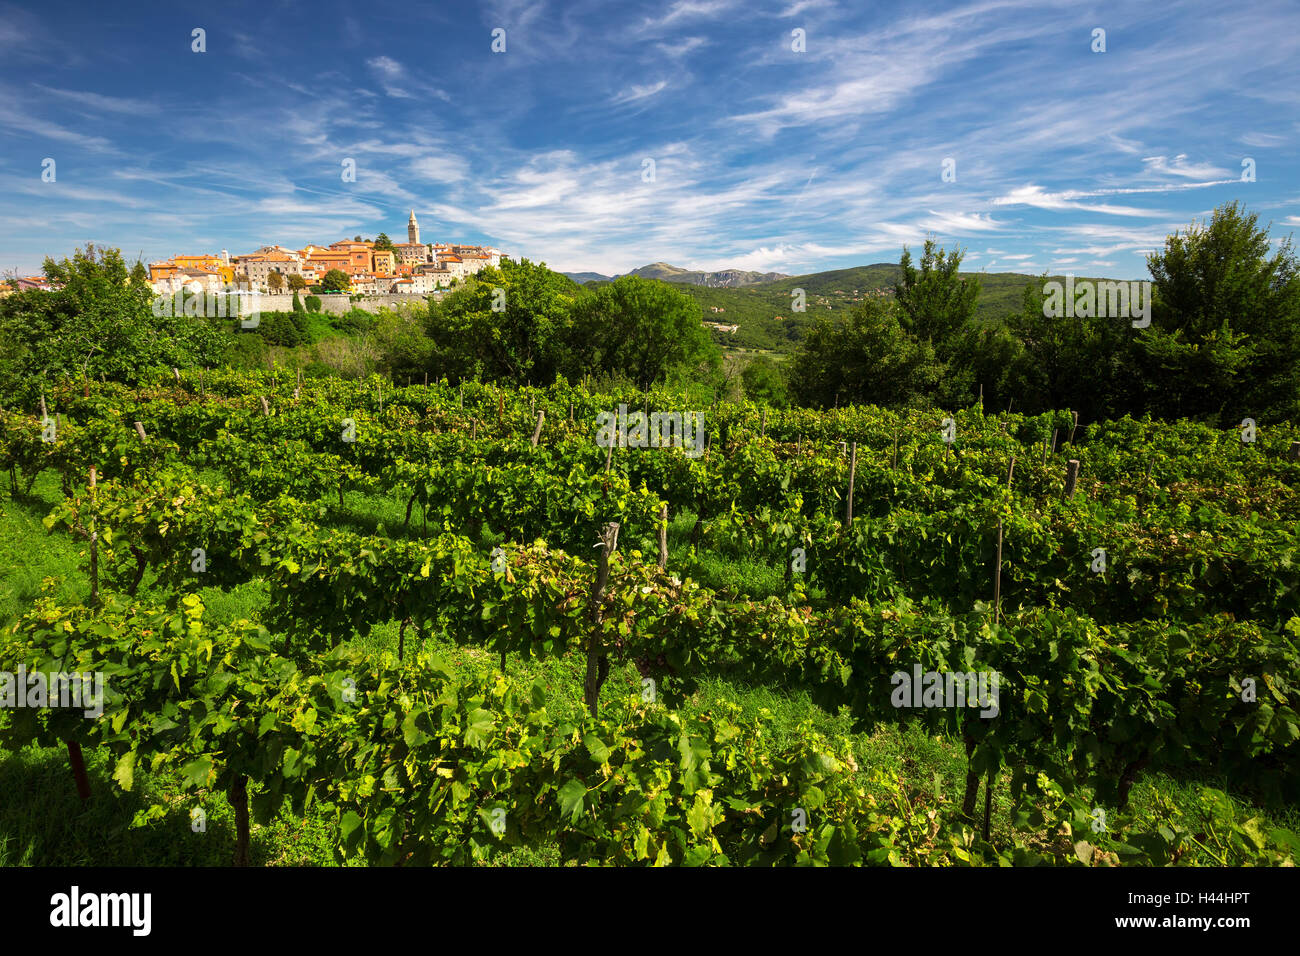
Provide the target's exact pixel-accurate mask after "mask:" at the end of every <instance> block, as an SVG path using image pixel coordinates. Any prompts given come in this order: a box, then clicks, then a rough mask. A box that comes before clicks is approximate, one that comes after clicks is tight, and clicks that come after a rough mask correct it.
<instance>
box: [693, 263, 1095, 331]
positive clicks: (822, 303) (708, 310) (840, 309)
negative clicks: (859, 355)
mask: <svg viewBox="0 0 1300 956" xmlns="http://www.w3.org/2000/svg"><path fill="white" fill-rule="evenodd" d="M960 277H961V278H963V279H974V278H978V279H979V281H980V295H979V299H978V300H976V305H975V316H976V318H978V319H982V320H984V321H988V322H1001V321H1002V320H1003V319H1004V318H1005V317H1006V315H1007V314H1008V313H1009V312H1018V311H1020V309H1021V308H1022V307H1023V301H1024V292H1025V286H1027V285H1031V284H1033V285H1037V284H1039V283H1041V282H1042V281H1043V279H1042V277H1041V276H1032V275H1026V274H1023V273H1017V272H962V273H960ZM901 278H902V270H901V269H899V267H898V265H897V263H888V262H878V263H875V264H874V265H869V266H857V267H855V268H852V269H835V270H832V271H829V272H814V273H811V274H809V275H801V276H786V277H784V278H781V279H777V280H775V281H772V282H763V283H758V284H754V285H749V286H745V287H743V288H708V287H705V286H700V285H689V284H682V285H681V289H682V291H683V292H685V293H686V294H687V295H689V296H691V297H692V298H694V299H695V300H696V301H697V302H699V304H700V308H701V310H702V311H703V313H704V318H705V320H706V321H710V322H719V323H722V324H725V325H739V326H740V328H739V329H738V330H737V331H736V332H735V333H729V332H715V333H713V335H714V339H715V341H717V342H718V344H720V345H722V346H724V347H734V348H747V349H771V350H774V351H777V352H788V351H792V350H793V349H794V348H795V347H796V345H797V344H798V342H799V340H800V339H801V338H802V337H803V333H804V332H805V331H806V330H807V329H808V328H809V327H810V326H811V325H812V324H813V323H814V322H815V321H816V320H817V319H819V318H828V319H829V318H836V317H839V316H844V315H847V314H848V313H849V311H850V310H851V309H853V308H854V307H855V306H857V305H858V304H859V303H861V302H862V301H863V299H865V298H867V297H890V296H892V295H893V287H894V284H895V283H896V282H898V281H899V280H900V279H901ZM1048 278H1049V279H1056V280H1057V281H1061V279H1062V277H1061V276H1048ZM1080 278H1083V277H1076V279H1075V281H1076V282H1077V281H1079V279H1080ZM1087 278H1090V279H1092V280H1093V281H1097V278H1098V277H1092V276H1089V277H1087ZM673 281H676V280H673ZM795 289H802V290H803V293H804V299H805V305H804V311H803V312H796V311H795V310H794V304H795V298H794V290H795Z"/></svg>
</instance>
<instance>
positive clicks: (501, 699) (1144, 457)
mask: <svg viewBox="0 0 1300 956" xmlns="http://www.w3.org/2000/svg"><path fill="white" fill-rule="evenodd" d="M697 391H698V389H697ZM619 406H626V407H627V408H630V409H632V410H633V412H635V411H638V410H641V411H644V412H647V413H648V412H651V411H654V412H681V413H686V414H689V413H691V412H699V413H702V415H703V422H704V428H705V435H706V437H705V440H704V443H703V449H702V453H700V454H698V455H697V454H695V453H694V451H693V449H691V448H682V447H644V445H645V443H644V442H640V443H638V442H637V441H635V440H630V441H626V442H623V441H616V442H614V443H613V444H612V445H610V446H609V447H602V444H601V443H600V442H598V441H597V426H596V422H597V418H598V416H599V415H600V414H601V413H602V412H612V411H613V410H615V409H616V408H618V407H619ZM1298 448H1300V429H1298V428H1296V427H1294V426H1267V427H1266V426H1259V427H1258V428H1257V429H1256V428H1255V426H1254V425H1253V423H1251V424H1250V425H1249V426H1248V427H1245V428H1241V429H1230V430H1216V429H1211V428H1209V427H1206V426H1203V425H1198V424H1194V423H1190V422H1175V423H1167V422H1154V421H1151V420H1144V421H1134V420H1132V419H1128V418H1125V419H1122V420H1120V421H1117V422H1109V423H1103V424H1093V423H1087V422H1080V421H1079V420H1078V419H1077V417H1076V416H1075V415H1073V414H1072V413H1070V412H1068V411H1061V412H1057V413H1054V414H1048V415H1039V416H1033V417H1029V416H1023V415H1019V414H1011V413H1007V412H1002V411H1000V410H999V411H993V410H986V409H983V408H981V407H979V406H975V407H972V408H969V409H963V410H959V411H956V412H945V411H923V410H914V411H908V412H902V413H898V412H889V411H883V410H880V409H876V408H863V407H851V408H844V409H836V410H833V411H822V412H818V411H810V410H803V409H796V410H785V411H782V410H776V409H770V408H765V407H760V406H758V405H754V404H749V403H745V404H735V403H727V402H722V403H715V402H714V401H713V400H712V397H711V396H709V397H706V396H704V395H702V394H696V395H693V396H692V395H690V394H687V393H685V392H684V391H682V390H676V391H674V390H672V389H668V388H663V389H653V390H651V391H649V392H642V391H638V390H634V389H627V390H624V391H621V392H614V393H603V394H592V393H590V392H589V391H588V390H587V389H586V388H585V387H583V386H571V385H567V384H557V385H554V386H551V387H548V388H506V389H503V388H501V387H498V386H493V385H483V384H479V383H465V384H463V385H449V384H446V383H442V384H436V383H435V384H427V385H418V384H416V385H407V386H406V387H396V386H394V385H393V383H391V382H388V381H384V380H381V379H379V378H371V379H369V380H366V381H344V380H340V379H317V378H310V379H306V380H304V379H302V378H301V377H298V376H295V375H294V374H293V373H292V372H286V371H279V372H263V373H233V372H227V373H216V374H214V373H211V372H208V373H199V372H197V371H196V372H193V373H186V374H183V375H182V374H181V373H176V374H175V375H174V376H171V375H169V376H168V377H167V378H165V379H161V380H158V381H155V382H153V383H152V384H149V385H146V386H144V387H141V388H128V387H126V386H121V385H113V384H105V383H97V382H96V383H88V384H87V383H81V382H77V383H75V384H74V383H65V384H63V385H61V386H58V387H54V386H51V387H49V388H47V390H46V391H45V393H44V394H43V395H42V396H41V399H40V407H37V408H21V409H14V408H8V409H6V410H2V411H0V458H2V459H3V461H2V463H0V464H2V466H3V467H2V470H3V473H4V474H5V475H6V476H7V495H6V499H7V500H5V501H3V503H0V506H2V507H3V510H4V518H5V521H6V522H8V524H7V525H6V527H7V528H10V529H11V530H10V531H8V532H6V539H5V540H6V542H7V548H8V546H9V544H12V546H13V550H12V551H11V552H10V553H9V554H7V555H6V557H5V560H4V564H5V565H6V566H11V567H6V569H5V573H6V574H7V575H8V577H6V578H5V581H6V583H5V589H6V590H5V592H4V600H5V602H6V603H5V604H4V614H5V619H4V621H3V624H4V630H3V633H0V672H6V673H10V674H15V673H26V674H29V675H30V674H36V673H41V674H46V673H48V674H74V673H75V674H84V675H89V674H102V675H103V699H102V713H100V714H98V715H96V716H94V717H91V716H87V715H86V714H85V713H83V711H82V709H78V708H75V707H66V706H65V707H57V706H53V705H51V706H48V707H41V706H27V707H24V706H13V705H12V704H7V705H6V707H5V708H4V709H2V710H0V758H5V759H7V761H8V762H9V764H10V766H11V768H13V767H18V768H23V767H26V768H29V770H31V772H30V774H29V778H21V779H20V780H19V782H18V783H17V784H14V783H13V780H14V775H15V774H20V772H21V769H10V770H9V771H6V773H8V774H9V775H10V776H9V777H8V778H7V779H9V780H10V781H11V785H20V786H22V787H23V788H24V789H25V790H26V791H27V792H28V793H29V794H30V801H29V804H30V805H31V806H32V807H37V806H39V805H41V804H43V803H49V802H52V801H61V800H69V799H70V800H72V801H74V802H76V804H77V805H83V804H84V805H85V806H91V805H93V804H95V803H96V802H103V801H108V800H114V799H118V798H119V797H120V796H121V795H122V794H134V793H139V792H140V791H141V790H142V789H144V790H147V792H148V794H149V796H148V797H147V798H144V799H142V800H139V801H137V802H136V803H134V804H132V805H133V806H135V807H136V811H135V818H134V820H130V821H128V822H129V823H132V824H133V825H134V827H135V828H137V829H138V828H147V827H150V826H161V825H163V824H164V823H166V822H167V821H171V822H172V825H173V826H174V827H178V828H180V829H183V830H184V831H185V834H186V836H189V835H190V833H191V831H192V830H193V829H194V828H192V827H191V825H190V822H191V821H192V820H193V819H196V817H195V814H196V812H198V813H199V814H200V815H201V816H202V817H203V818H204V819H206V815H208V814H211V815H212V816H213V818H214V819H216V818H217V817H218V816H219V815H221V814H226V813H228V814H229V815H230V819H231V821H232V822H231V824H230V827H229V831H230V833H229V835H230V837H231V840H230V841H229V842H228V843H226V844H225V845H224V846H223V848H222V850H221V854H222V857H223V859H224V860H225V861H226V862H229V861H230V860H232V859H233V861H234V862H235V863H237V864H241V865H246V864H248V863H250V862H254V861H257V860H264V859H265V858H266V857H267V856H268V854H267V853H266V852H260V851H258V850H257V840H258V834H259V833H262V834H263V835H265V834H266V833H268V832H270V830H269V828H273V827H280V828H282V829H283V828H288V829H289V830H290V831H292V830H293V828H294V827H295V826H300V827H301V826H302V825H304V824H303V821H306V820H310V821H312V825H313V827H314V828H315V829H314V830H313V832H315V833H318V834H320V839H321V840H322V841H323V842H324V843H326V844H328V849H329V852H330V855H331V856H332V857H333V858H335V859H337V860H338V861H340V862H344V863H368V864H373V865H421V864H482V863H505V864H510V863H519V862H537V861H542V862H547V863H551V864H572V863H579V864H583V863H601V864H614V865H641V864H646V865H651V864H652V865H665V864H673V865H679V864H686V865H701V864H703V865H769V866H770V865H825V864H863V865H870V864H890V865H921V866H950V865H958V866H968V865H981V866H983V865H1006V864H1055V865H1076V866H1078V865H1092V866H1097V865H1167V864H1180V865H1211V866H1226V865H1266V866H1275V865H1293V864H1294V862H1295V860H1296V858H1297V856H1300V836H1298V835H1297V832H1296V831H1297V829H1300V814H1298V813H1297V805H1298V804H1300V715H1298V713H1297V711H1298V710H1300V523H1298V521H1297V519H1298V518H1300V456H1297V454H1296V449H1298ZM24 515H26V516H28V517H29V518H30V519H31V520H32V521H35V522H39V524H38V527H39V525H40V524H43V526H44V527H43V529H41V536H35V535H29V536H25V537H24V536H21V535H19V534H17V533H16V532H15V531H13V530H12V529H16V528H21V527H22V524H21V520H22V516H24ZM54 548H62V549H64V551H65V552H67V553H68V554H71V555H73V558H74V560H73V561H72V566H71V567H66V566H65V567H60V568H58V569H57V571H58V573H41V574H37V575H35V577H36V580H34V581H33V580H32V578H33V576H32V575H31V574H28V575H27V576H26V577H22V576H18V575H15V574H13V573H11V572H12V571H13V570H14V569H16V568H18V567H26V566H29V565H30V566H32V567H37V568H39V567H42V563H41V562H42V558H41V555H42V554H45V553H47V552H49V551H50V549H54ZM52 570H54V569H52ZM42 579H43V580H42ZM899 673H901V674H903V675H907V676H909V677H910V676H911V675H913V674H915V675H917V676H918V678H919V675H921V674H939V675H954V674H955V675H957V685H956V686H957V689H958V692H959V696H960V691H961V689H962V687H963V685H962V683H961V679H962V675H974V674H983V675H987V674H991V675H994V676H995V682H994V685H993V686H994V688H995V689H994V691H993V699H992V700H990V699H989V697H988V695H987V693H985V692H984V691H981V694H980V699H979V700H978V701H975V700H973V698H974V694H973V693H969V694H968V696H967V697H966V699H965V701H964V705H963V703H962V702H958V703H957V704H956V705H954V703H953V702H952V701H951V700H950V699H949V700H941V699H939V698H942V694H938V695H937V697H932V696H931V690H932V688H927V689H926V691H925V692H924V694H922V692H921V690H920V688H919V687H918V688H916V690H915V696H914V698H913V697H909V696H907V695H904V696H903V698H902V699H901V701H900V694H899V691H898V689H897V687H898V679H897V678H896V676H895V675H897V674H899ZM940 689H941V688H940ZM951 689H952V681H951V679H950V680H949V683H948V690H949V691H951ZM13 690H14V687H13V686H12V685H11V686H10V688H9V691H10V693H12V692H13ZM52 698H53V694H51V699H52ZM792 714H793V715H794V716H791V715H792ZM938 751H942V752H943V753H946V754H949V755H950V759H949V761H948V764H947V765H949V766H954V767H957V768H958V769H957V770H956V771H955V772H954V773H952V774H951V775H950V778H949V779H944V780H940V779H938V777H937V776H936V775H933V774H931V773H930V769H931V768H930V767H929V766H928V765H926V764H925V759H924V754H926V753H931V752H938ZM20 758H21V759H20ZM42 761H43V763H42ZM3 762H4V761H3V760H0V763H3ZM52 763H57V765H58V766H57V769H58V772H57V774H55V773H41V772H38V770H37V769H31V768H39V767H42V766H48V765H50V764H52ZM87 768H89V769H90V770H93V771H95V772H94V773H93V774H92V773H90V772H89V770H88V769H87ZM37 781H39V786H37ZM222 802H224V803H225V804H227V805H228V806H227V807H225V808H222V807H221V806H220V804H221V803H222ZM31 812H36V811H35V810H32V811H31ZM0 821H2V822H0V827H3V829H0V862H4V861H5V860H4V859H2V857H4V856H5V855H9V856H11V857H12V858H11V859H9V860H8V862H14V861H16V860H18V859H22V858H23V854H24V852H25V851H27V852H28V853H29V856H28V857H27V858H26V860H27V862H35V863H60V862H66V861H65V860H62V859H47V858H42V857H41V855H40V852H39V851H29V850H28V849H27V848H28V847H29V846H30V845H31V841H30V840H26V839H24V837H23V832H24V831H23V830H22V827H19V826H17V825H15V824H14V823H13V818H12V817H0ZM177 821H180V822H179V823H178V822H177ZM295 821H297V823H295ZM222 832H225V831H224V829H223V830H222ZM196 839H197V837H196ZM206 839H208V840H209V841H212V840H213V839H214V834H210V835H209V836H208V837H206ZM38 842H39V841H38ZM31 853H35V854H36V855H35V857H34V858H33V857H32V856H31V855H30V854H31Z"/></svg>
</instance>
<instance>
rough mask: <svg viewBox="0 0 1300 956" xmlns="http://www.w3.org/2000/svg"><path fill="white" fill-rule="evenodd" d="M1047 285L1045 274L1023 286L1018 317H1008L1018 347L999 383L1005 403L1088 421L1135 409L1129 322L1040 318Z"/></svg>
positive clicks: (1117, 318)
mask: <svg viewBox="0 0 1300 956" xmlns="http://www.w3.org/2000/svg"><path fill="white" fill-rule="evenodd" d="M1046 282H1047V276H1046V275H1044V276H1042V278H1041V279H1040V280H1039V281H1038V282H1037V283H1030V284H1029V285H1028V286H1026V287H1025V294H1024V300H1023V306H1022V308H1021V310H1020V312H1018V313H1013V314H1011V315H1009V316H1008V317H1007V327H1008V328H1009V329H1010V330H1011V332H1012V334H1013V335H1014V336H1015V338H1016V340H1017V341H1018V343H1019V345H1020V347H1019V348H1018V349H1012V350H1011V352H1012V353H1013V354H1009V355H1008V357H1009V358H1011V359H1012V365H1011V367H1010V369H1009V371H1008V373H1007V376H1006V378H1005V379H1004V380H1003V382H1001V383H999V384H1000V385H1001V389H1002V390H1004V391H1005V393H1006V397H1007V399H1008V400H1014V401H1015V403H1016V407H1017V408H1020V409H1021V410H1022V411H1026V412H1044V411H1048V410H1051V409H1056V408H1069V409H1073V410H1074V411H1077V412H1078V413H1079V414H1080V416H1081V417H1083V418H1084V419H1085V420H1088V421H1099V420H1102V419H1108V418H1120V417H1122V416H1123V415H1124V414H1125V412H1128V411H1131V410H1135V394H1136V393H1135V388H1134V382H1133V374H1132V372H1133V368H1132V346H1133V335H1134V331H1133V328H1132V319H1130V318H1128V317H1126V316H1109V317H1096V316H1092V317H1084V316H1079V315H1077V314H1076V315H1074V316H1054V315H1051V316H1049V315H1045V314H1044V311H1045V310H1044V308H1043V288H1044V285H1045V284H1046ZM984 374H985V375H987V376H989V377H992V375H991V372H985V373H984ZM999 401H1001V394H999Z"/></svg>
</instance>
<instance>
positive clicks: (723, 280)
mask: <svg viewBox="0 0 1300 956" xmlns="http://www.w3.org/2000/svg"><path fill="white" fill-rule="evenodd" d="M632 275H634V276H641V278H643V279H662V280H663V281H664V282H682V283H685V284H687V285H703V286H709V287H710V288H714V289H738V288H741V287H742V286H747V285H758V283H760V282H776V281H777V280H779V279H788V278H790V277H789V276H788V275H786V274H785V273H783V272H746V271H745V270H744V269H719V270H718V271H717V272H696V271H693V270H691V269H679V268H678V267H677V266H673V265H669V264H668V263H666V262H652V263H650V265H648V266H642V267H641V268H640V269H633V270H632Z"/></svg>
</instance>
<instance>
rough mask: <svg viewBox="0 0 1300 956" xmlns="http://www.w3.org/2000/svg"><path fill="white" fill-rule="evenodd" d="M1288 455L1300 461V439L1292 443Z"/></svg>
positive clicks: (1289, 457) (1291, 458) (1290, 458)
mask: <svg viewBox="0 0 1300 956" xmlns="http://www.w3.org/2000/svg"><path fill="white" fill-rule="evenodd" d="M1286 456H1287V458H1288V459H1289V460H1291V461H1300V441H1293V442H1292V443H1291V448H1290V449H1289V450H1288V451H1287V454H1286Z"/></svg>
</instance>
